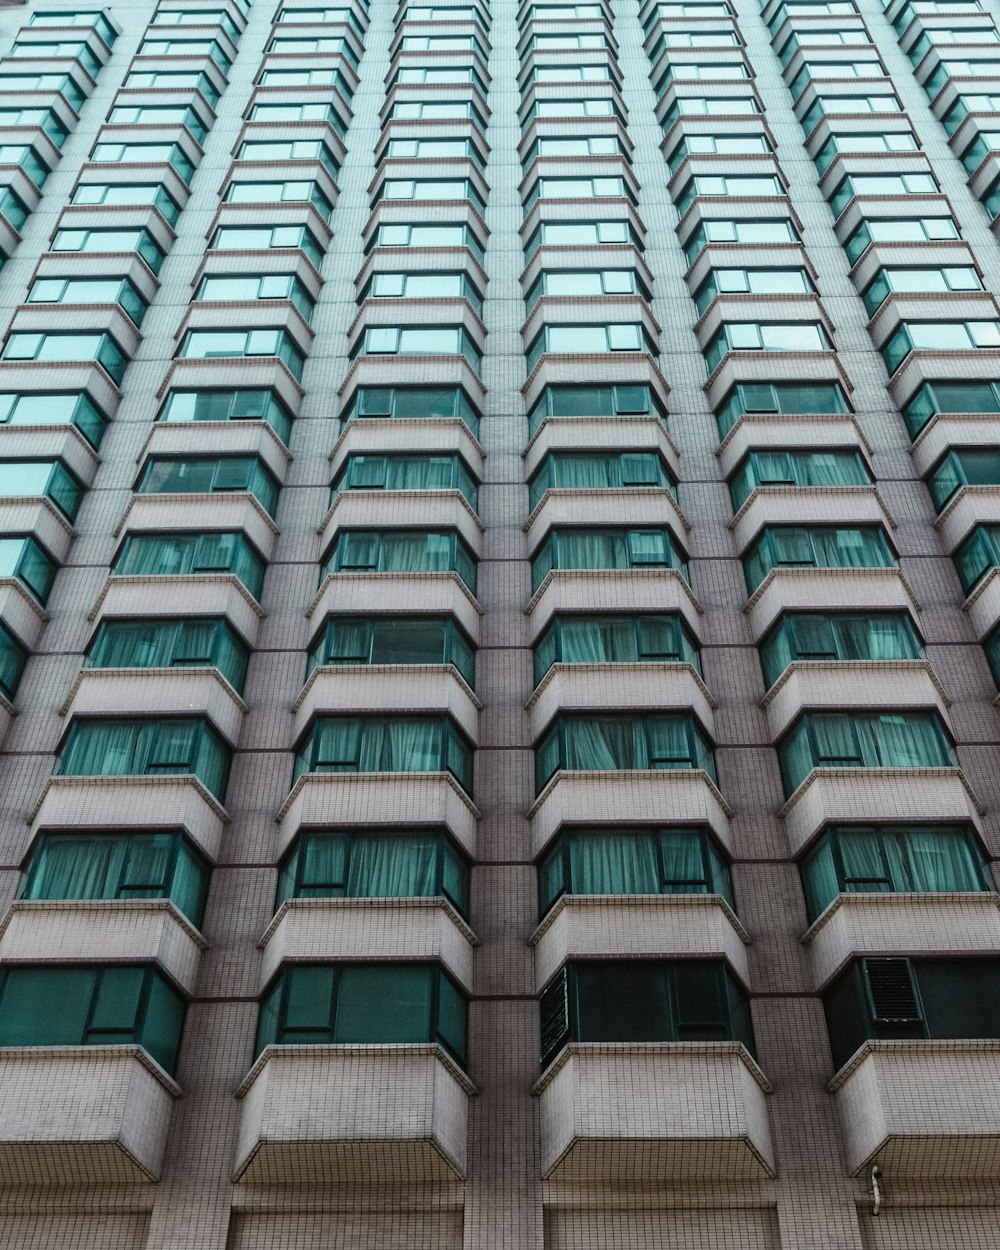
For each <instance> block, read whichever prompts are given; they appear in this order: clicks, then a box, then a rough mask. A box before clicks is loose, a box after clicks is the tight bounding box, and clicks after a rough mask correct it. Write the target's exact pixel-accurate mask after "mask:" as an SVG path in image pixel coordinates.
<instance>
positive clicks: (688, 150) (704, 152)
mask: <svg viewBox="0 0 1000 1250" xmlns="http://www.w3.org/2000/svg"><path fill="white" fill-rule="evenodd" d="M772 150H773V149H772V148H771V145H770V143H769V142H768V139H767V136H766V135H764V134H756V135H755V134H746V135H707V134H697V135H683V136H682V137H681V139H680V141H679V142H678V143H677V144H676V145H675V146H674V147H673V148H672V149H671V150H670V152H669V153H668V155H667V168H668V169H669V170H670V172H671V174H675V173H676V172H677V170H678V169H680V167H681V165H682V164H683V163H684V161H686V160H687V158H688V157H689V156H733V157H739V156H766V155H768V154H769V153H770V152H771V151H772Z"/></svg>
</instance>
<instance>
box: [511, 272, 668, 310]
mask: <svg viewBox="0 0 1000 1250" xmlns="http://www.w3.org/2000/svg"><path fill="white" fill-rule="evenodd" d="M589 295H641V296H642V298H643V299H644V300H646V301H647V302H648V301H649V300H651V299H652V294H651V292H650V290H649V288H648V287H647V286H646V284H645V282H643V280H642V279H641V278H640V277H639V275H638V273H636V271H635V270H634V269H543V270H542V271H541V273H540V274H539V275H538V277H537V278H536V279H535V281H534V282H533V283H532V284H531V287H530V288H529V290H528V292H527V294H526V295H525V297H524V304H525V308H526V309H527V310H528V311H529V312H530V311H531V309H532V308H534V306H535V305H536V304H537V303H538V301H539V300H540V299H542V298H543V297H544V296H550V297H552V298H553V299H577V298H579V297H580V296H589Z"/></svg>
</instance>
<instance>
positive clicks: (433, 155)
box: [375, 138, 486, 170]
mask: <svg viewBox="0 0 1000 1250" xmlns="http://www.w3.org/2000/svg"><path fill="white" fill-rule="evenodd" d="M384 160H414V161H452V160H466V161H471V162H472V163H473V164H474V165H475V166H477V168H479V169H480V170H485V168H486V161H485V158H484V157H483V154H482V152H481V150H480V148H479V146H478V145H477V144H476V143H474V142H473V141H472V140H471V139H465V138H461V139H458V138H456V139H390V140H389V141H388V143H386V144H385V145H384V146H381V147H380V148H379V149H377V155H376V162H375V164H376V166H378V165H381V163H382V162H383V161H384Z"/></svg>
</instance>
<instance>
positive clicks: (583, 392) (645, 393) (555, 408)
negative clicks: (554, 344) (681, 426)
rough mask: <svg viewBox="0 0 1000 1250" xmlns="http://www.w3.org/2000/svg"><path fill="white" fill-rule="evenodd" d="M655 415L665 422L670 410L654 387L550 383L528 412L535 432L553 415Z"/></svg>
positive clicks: (529, 429)
mask: <svg viewBox="0 0 1000 1250" xmlns="http://www.w3.org/2000/svg"><path fill="white" fill-rule="evenodd" d="M647 416H648V417H655V418H656V419H657V420H658V421H659V422H660V423H661V424H662V425H666V423H667V414H666V410H665V409H664V407H663V405H662V404H661V403H660V400H659V398H658V397H657V395H656V394H655V392H654V391H653V389H652V387H650V386H648V385H646V384H644V383H637V384H635V385H623V386H572V385H569V386H565V385H557V386H546V387H544V388H543V390H542V393H541V395H540V396H539V397H538V399H537V400H536V401H535V404H534V406H533V407H532V409H531V411H530V412H529V413H528V433H529V435H530V436H532V437H533V436H534V435H535V434H537V433H538V431H539V430H540V429H541V427H542V425H543V424H544V423H545V422H546V421H547V420H548V419H549V418H550V417H647Z"/></svg>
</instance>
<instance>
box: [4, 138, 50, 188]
mask: <svg viewBox="0 0 1000 1250" xmlns="http://www.w3.org/2000/svg"><path fill="white" fill-rule="evenodd" d="M0 165H16V166H18V168H20V169H22V170H23V171H24V173H25V174H26V175H27V176H28V179H29V180H30V181H31V182H33V183H34V185H35V186H36V187H37V188H38V189H39V190H41V189H42V187H43V186H44V185H45V182H46V180H47V178H48V176H49V174H50V173H51V172H52V170H51V168H50V166H49V164H48V162H47V161H44V160H43V159H42V158H41V157H40V156H39V155H38V153H37V152H36V151H35V149H34V148H33V147H32V146H31V144H30V143H0Z"/></svg>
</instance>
